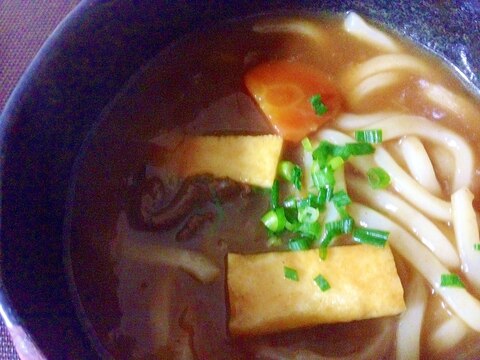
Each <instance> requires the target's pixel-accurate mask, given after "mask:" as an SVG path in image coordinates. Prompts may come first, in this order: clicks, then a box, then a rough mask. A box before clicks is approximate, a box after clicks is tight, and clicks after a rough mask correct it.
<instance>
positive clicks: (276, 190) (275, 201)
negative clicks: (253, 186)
mask: <svg viewBox="0 0 480 360" xmlns="http://www.w3.org/2000/svg"><path fill="white" fill-rule="evenodd" d="M279 199H280V183H279V182H278V180H274V181H273V185H272V188H271V190H270V204H271V206H272V209H276V208H277V207H278V206H279Z"/></svg>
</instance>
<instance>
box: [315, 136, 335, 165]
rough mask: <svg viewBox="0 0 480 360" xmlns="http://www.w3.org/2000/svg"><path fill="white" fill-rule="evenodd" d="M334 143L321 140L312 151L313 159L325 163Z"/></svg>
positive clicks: (321, 163)
mask: <svg viewBox="0 0 480 360" xmlns="http://www.w3.org/2000/svg"><path fill="white" fill-rule="evenodd" d="M335 146H336V145H334V144H332V143H330V142H328V141H326V140H323V141H321V142H320V144H319V145H318V146H317V148H316V149H315V150H313V152H312V157H313V160H316V161H317V162H318V163H319V164H320V165H326V164H327V160H328V158H329V157H330V156H331V155H332V153H333V149H334V148H335Z"/></svg>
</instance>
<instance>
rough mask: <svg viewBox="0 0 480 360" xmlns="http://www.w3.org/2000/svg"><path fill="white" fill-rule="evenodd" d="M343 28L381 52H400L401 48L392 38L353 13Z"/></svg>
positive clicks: (349, 15) (346, 19) (348, 16)
mask: <svg viewBox="0 0 480 360" xmlns="http://www.w3.org/2000/svg"><path fill="white" fill-rule="evenodd" d="M343 28H344V29H345V31H346V32H348V33H349V34H351V35H353V36H355V37H356V38H357V39H359V40H361V41H363V42H366V43H368V44H370V45H373V46H375V47H376V48H378V49H380V50H383V51H388V52H397V51H399V46H398V45H397V43H396V42H395V41H394V40H393V39H392V38H391V37H390V36H388V35H387V34H385V33H384V32H383V31H381V30H379V29H377V28H375V27H373V26H372V25H370V24H368V23H367V22H366V21H365V20H363V19H362V18H361V17H360V16H359V15H358V14H357V13H355V12H353V11H352V12H350V13H349V14H348V15H347V17H346V18H345V21H344V23H343Z"/></svg>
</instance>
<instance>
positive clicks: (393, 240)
mask: <svg viewBox="0 0 480 360" xmlns="http://www.w3.org/2000/svg"><path fill="white" fill-rule="evenodd" d="M349 212H350V215H351V216H352V217H353V218H354V220H355V221H356V223H357V224H359V225H361V226H367V227H372V228H379V229H383V230H387V231H389V232H390V237H389V239H388V242H389V243H390V245H391V246H392V248H393V249H394V250H396V251H397V252H398V253H399V254H400V255H401V256H402V257H403V258H404V259H405V260H406V261H407V262H409V263H410V264H411V265H412V266H413V267H414V268H415V269H416V270H417V271H418V272H419V273H420V274H421V275H422V276H423V277H424V278H425V279H426V280H427V281H428V282H429V284H430V285H431V286H432V288H433V289H434V290H435V292H437V293H438V294H439V295H440V296H441V297H442V299H443V300H444V301H445V303H446V304H448V306H449V307H450V309H451V310H452V311H453V312H455V313H456V314H457V315H458V316H459V317H460V318H461V319H462V320H463V321H465V323H466V324H467V325H468V326H470V327H471V328H472V329H473V330H475V331H480V301H478V300H477V299H476V298H475V297H473V296H472V295H471V294H470V293H469V292H468V291H467V290H466V289H465V288H462V287H446V286H441V282H440V281H441V277H442V274H448V273H449V271H448V269H447V268H446V267H445V266H443V265H442V263H440V261H439V260H438V259H437V258H436V257H435V256H434V255H433V254H432V253H431V252H430V251H429V250H428V249H427V248H426V247H425V246H424V245H422V244H420V243H419V242H418V241H417V240H416V239H415V238H414V237H413V236H412V235H410V234H409V233H408V232H407V231H406V230H404V229H403V228H401V227H400V226H399V225H397V224H395V223H394V222H393V221H391V220H389V219H388V218H386V217H385V216H383V215H381V214H379V213H377V212H376V211H374V210H372V209H370V208H368V207H366V206H363V205H360V204H356V203H354V204H351V205H350V206H349Z"/></svg>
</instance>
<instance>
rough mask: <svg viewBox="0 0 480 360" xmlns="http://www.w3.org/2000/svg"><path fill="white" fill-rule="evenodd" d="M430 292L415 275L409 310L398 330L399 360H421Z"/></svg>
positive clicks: (405, 313) (410, 293) (409, 293)
mask: <svg viewBox="0 0 480 360" xmlns="http://www.w3.org/2000/svg"><path fill="white" fill-rule="evenodd" d="M427 297H428V292H427V289H426V287H425V284H424V282H423V279H422V278H421V277H420V276H418V275H415V276H414V278H413V279H412V280H410V285H409V287H408V290H407V298H406V302H407V310H406V311H405V312H404V313H403V314H402V316H401V317H400V321H399V323H398V328H397V346H396V348H397V354H396V355H397V357H396V359H397V360H413V359H419V358H420V335H421V332H422V325H423V316H424V315H425V308H426V306H427Z"/></svg>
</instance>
